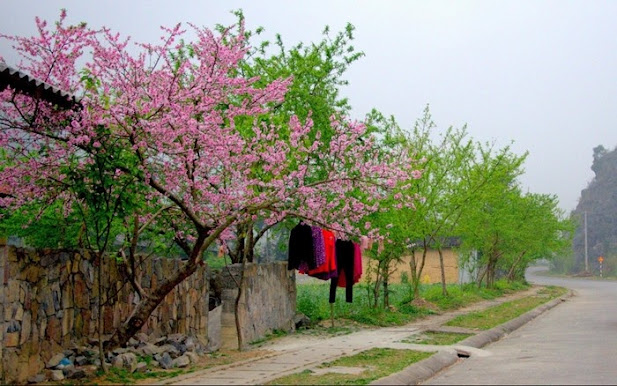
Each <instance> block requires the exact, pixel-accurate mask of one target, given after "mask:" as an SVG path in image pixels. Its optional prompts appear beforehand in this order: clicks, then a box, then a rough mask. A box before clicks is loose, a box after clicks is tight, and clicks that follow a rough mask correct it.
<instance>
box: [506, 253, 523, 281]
mask: <svg viewBox="0 0 617 386" xmlns="http://www.w3.org/2000/svg"><path fill="white" fill-rule="evenodd" d="M526 253H527V252H526V251H523V252H522V253H521V254H520V255H519V256H518V258H517V259H516V260H515V261H514V263H512V266H511V267H510V270H509V271H508V276H507V277H508V281H514V274H515V272H516V268H517V267H518V264H519V263H520V262H521V260H523V257H525V254H526Z"/></svg>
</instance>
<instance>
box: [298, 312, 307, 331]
mask: <svg viewBox="0 0 617 386" xmlns="http://www.w3.org/2000/svg"><path fill="white" fill-rule="evenodd" d="M294 324H295V325H296V330H299V329H301V328H307V327H310V325H311V319H309V318H308V317H307V316H306V315H304V314H303V313H301V312H298V313H297V314H296V316H294Z"/></svg>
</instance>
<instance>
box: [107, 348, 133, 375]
mask: <svg viewBox="0 0 617 386" xmlns="http://www.w3.org/2000/svg"><path fill="white" fill-rule="evenodd" d="M111 365H112V366H113V367H117V368H124V369H127V370H128V371H129V372H131V373H132V372H133V371H135V369H136V368H137V356H136V355H135V354H133V353H132V352H127V353H124V354H120V355H118V356H117V357H115V358H114V359H113V360H112V361H111Z"/></svg>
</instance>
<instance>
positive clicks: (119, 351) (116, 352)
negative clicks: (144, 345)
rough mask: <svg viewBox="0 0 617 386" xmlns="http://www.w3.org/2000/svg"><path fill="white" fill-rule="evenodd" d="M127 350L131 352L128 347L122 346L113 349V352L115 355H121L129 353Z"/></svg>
mask: <svg viewBox="0 0 617 386" xmlns="http://www.w3.org/2000/svg"><path fill="white" fill-rule="evenodd" d="M127 352H129V350H128V349H126V348H122V347H118V348H117V349H115V350H113V351H112V353H113V354H115V355H120V354H124V353H127Z"/></svg>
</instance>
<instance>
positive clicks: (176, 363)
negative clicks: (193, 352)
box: [171, 355, 191, 368]
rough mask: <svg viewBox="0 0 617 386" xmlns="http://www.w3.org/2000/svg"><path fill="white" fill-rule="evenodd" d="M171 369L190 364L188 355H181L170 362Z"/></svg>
mask: <svg viewBox="0 0 617 386" xmlns="http://www.w3.org/2000/svg"><path fill="white" fill-rule="evenodd" d="M171 364H172V366H173V367H180V368H182V367H186V366H188V365H190V364H191V359H190V358H189V357H188V355H182V356H180V357H178V358H176V359H174V360H173V361H172V362H171Z"/></svg>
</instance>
